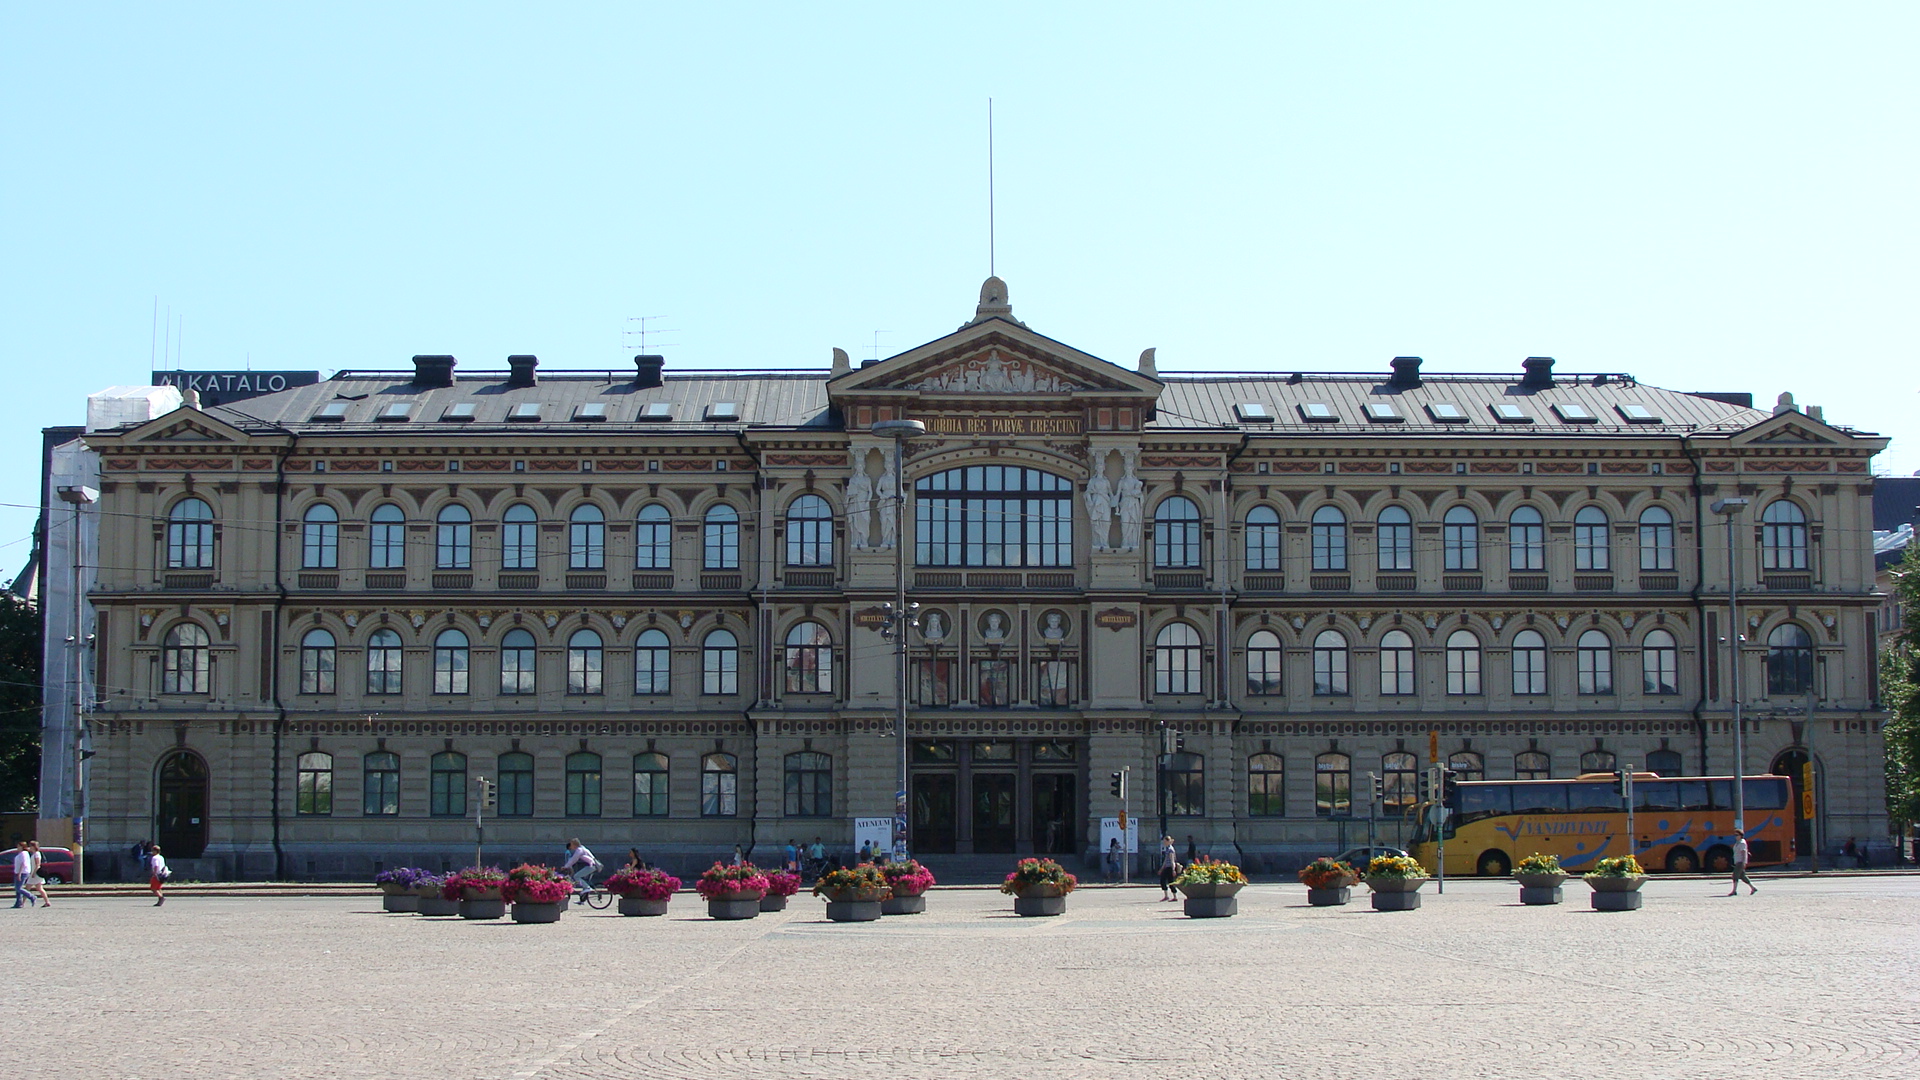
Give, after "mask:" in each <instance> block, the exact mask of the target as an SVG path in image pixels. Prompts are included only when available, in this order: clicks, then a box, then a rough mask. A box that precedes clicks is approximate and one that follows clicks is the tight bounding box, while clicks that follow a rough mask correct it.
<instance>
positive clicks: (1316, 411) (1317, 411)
mask: <svg viewBox="0 0 1920 1080" xmlns="http://www.w3.org/2000/svg"><path fill="white" fill-rule="evenodd" d="M1300 419H1302V420H1305V421H1306V422H1307V423H1309V424H1331V423H1334V422H1335V421H1338V420H1339V419H1340V414H1339V413H1337V412H1334V411H1333V406H1331V405H1329V404H1327V403H1326V402H1324V401H1303V402H1301V403H1300Z"/></svg>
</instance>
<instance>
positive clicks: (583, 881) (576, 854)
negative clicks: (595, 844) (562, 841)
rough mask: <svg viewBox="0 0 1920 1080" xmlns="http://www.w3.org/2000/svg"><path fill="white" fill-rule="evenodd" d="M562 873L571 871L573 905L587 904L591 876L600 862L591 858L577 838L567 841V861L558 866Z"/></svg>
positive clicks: (591, 883) (597, 868) (590, 889)
mask: <svg viewBox="0 0 1920 1080" xmlns="http://www.w3.org/2000/svg"><path fill="white" fill-rule="evenodd" d="M560 869H561V870H562V871H563V872H566V871H571V874H570V876H571V877H572V878H573V891H574V903H576V904H584V903H586V902H587V893H588V892H590V891H592V889H593V875H594V874H595V873H597V872H598V871H599V869H600V860H599V859H596V858H594V857H593V852H591V851H588V850H587V845H585V844H582V843H581V842H580V838H579V837H577V836H576V837H574V838H573V839H571V840H568V841H567V861H566V862H563V863H561V864H560Z"/></svg>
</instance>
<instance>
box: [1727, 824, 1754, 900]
mask: <svg viewBox="0 0 1920 1080" xmlns="http://www.w3.org/2000/svg"><path fill="white" fill-rule="evenodd" d="M1752 858H1753V849H1751V848H1749V847H1748V846H1747V838H1746V837H1745V836H1736V837H1734V838H1733V891H1732V892H1730V893H1728V894H1727V895H1728V896H1737V895H1739V892H1740V883H1741V882H1743V881H1744V882H1746V883H1747V895H1748V896H1752V895H1753V894H1754V893H1757V892H1759V891H1760V887H1759V886H1757V885H1755V884H1754V883H1753V879H1752V878H1750V877H1748V876H1747V862H1748V860H1750V859H1752Z"/></svg>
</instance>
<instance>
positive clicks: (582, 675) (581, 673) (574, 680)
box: [567, 630, 607, 694]
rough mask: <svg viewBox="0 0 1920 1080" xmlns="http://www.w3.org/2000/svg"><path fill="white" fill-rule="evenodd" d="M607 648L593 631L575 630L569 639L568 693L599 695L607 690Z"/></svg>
mask: <svg viewBox="0 0 1920 1080" xmlns="http://www.w3.org/2000/svg"><path fill="white" fill-rule="evenodd" d="M606 664H607V653H606V647H605V645H604V644H603V643H602V642H601V640H600V635H599V634H597V633H595V632H594V631H592V630H575V631H574V632H573V636H572V637H570V638H568V639H567V693H569V694H598V693H601V692H602V691H604V690H605V689H606V683H605V672H606Z"/></svg>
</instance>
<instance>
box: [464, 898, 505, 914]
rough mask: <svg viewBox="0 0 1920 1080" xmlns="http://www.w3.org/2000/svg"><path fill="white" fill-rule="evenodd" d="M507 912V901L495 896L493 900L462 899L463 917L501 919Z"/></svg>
mask: <svg viewBox="0 0 1920 1080" xmlns="http://www.w3.org/2000/svg"><path fill="white" fill-rule="evenodd" d="M506 914H507V902H506V901H505V900H502V899H500V898H499V897H497V896H496V897H494V898H493V899H491V900H462V901H460V917H461V918H463V919H499V918H504V917H505V916H506Z"/></svg>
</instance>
